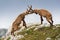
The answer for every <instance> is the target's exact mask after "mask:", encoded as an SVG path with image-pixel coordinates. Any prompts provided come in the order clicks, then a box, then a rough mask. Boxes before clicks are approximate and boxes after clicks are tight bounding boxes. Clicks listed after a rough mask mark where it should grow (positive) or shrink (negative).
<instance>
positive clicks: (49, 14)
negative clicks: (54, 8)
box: [28, 5, 53, 26]
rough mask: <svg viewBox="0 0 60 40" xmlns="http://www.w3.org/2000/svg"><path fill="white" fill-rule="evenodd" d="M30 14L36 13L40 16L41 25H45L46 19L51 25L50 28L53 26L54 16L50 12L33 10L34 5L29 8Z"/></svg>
mask: <svg viewBox="0 0 60 40" xmlns="http://www.w3.org/2000/svg"><path fill="white" fill-rule="evenodd" d="M28 8H29V11H30V13H31V14H32V13H36V14H39V15H40V18H41V24H42V23H43V18H42V17H45V18H46V20H47V21H48V22H49V23H50V26H53V20H52V15H51V13H50V12H49V11H47V10H45V9H32V5H31V6H28Z"/></svg>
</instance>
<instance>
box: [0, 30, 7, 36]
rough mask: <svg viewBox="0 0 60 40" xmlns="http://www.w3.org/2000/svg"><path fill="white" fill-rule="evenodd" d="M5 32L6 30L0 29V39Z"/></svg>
mask: <svg viewBox="0 0 60 40" xmlns="http://www.w3.org/2000/svg"><path fill="white" fill-rule="evenodd" d="M6 32H7V29H0V37H2V36H3V35H5V34H6Z"/></svg>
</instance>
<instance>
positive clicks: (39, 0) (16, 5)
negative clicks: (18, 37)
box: [0, 0, 60, 28]
mask: <svg viewBox="0 0 60 40" xmlns="http://www.w3.org/2000/svg"><path fill="white" fill-rule="evenodd" d="M28 5H32V8H33V9H46V10H48V11H49V12H50V13H51V14H52V16H53V21H54V24H60V20H59V19H60V8H59V7H60V0H0V28H9V27H10V26H11V25H12V23H13V21H14V20H15V19H16V18H17V16H18V15H19V14H21V13H23V12H24V11H26V9H27V8H28V7H27V6H28ZM24 20H25V21H26V23H27V24H28V23H38V22H41V21H40V16H39V15H36V14H34V13H33V14H30V15H26V16H25V19H24ZM43 22H44V23H48V22H47V21H46V19H45V18H44V21H43Z"/></svg>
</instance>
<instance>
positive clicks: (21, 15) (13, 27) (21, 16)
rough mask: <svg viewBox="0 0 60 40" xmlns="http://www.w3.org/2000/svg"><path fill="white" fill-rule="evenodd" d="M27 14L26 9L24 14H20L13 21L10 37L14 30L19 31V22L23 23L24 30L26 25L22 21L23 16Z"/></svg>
mask: <svg viewBox="0 0 60 40" xmlns="http://www.w3.org/2000/svg"><path fill="white" fill-rule="evenodd" d="M27 14H29V11H28V9H27V11H26V12H23V13H21V14H20V15H19V16H18V17H17V18H16V20H15V21H14V22H13V24H12V30H11V35H14V32H15V31H16V30H19V29H20V28H19V27H18V26H19V25H20V24H21V21H23V26H25V28H27V26H26V23H25V21H24V18H25V15H27Z"/></svg>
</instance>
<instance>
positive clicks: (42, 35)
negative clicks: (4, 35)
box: [7, 25, 60, 40]
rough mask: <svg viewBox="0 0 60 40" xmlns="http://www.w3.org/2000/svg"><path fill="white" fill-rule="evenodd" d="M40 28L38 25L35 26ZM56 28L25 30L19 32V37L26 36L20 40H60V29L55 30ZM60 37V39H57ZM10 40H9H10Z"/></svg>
mask: <svg viewBox="0 0 60 40" xmlns="http://www.w3.org/2000/svg"><path fill="white" fill-rule="evenodd" d="M35 26H38V25H35ZM53 28H54V27H51V28H50V27H43V28H40V29H38V30H36V31H34V29H35V28H31V29H29V30H26V29H24V30H23V31H22V32H19V33H18V34H17V35H24V38H22V39H19V40H46V38H51V40H55V39H56V40H58V38H60V36H59V35H60V27H57V28H55V29H53ZM57 36H58V37H57ZM9 39H10V38H8V39H7V40H9Z"/></svg>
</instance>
